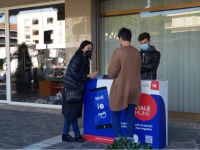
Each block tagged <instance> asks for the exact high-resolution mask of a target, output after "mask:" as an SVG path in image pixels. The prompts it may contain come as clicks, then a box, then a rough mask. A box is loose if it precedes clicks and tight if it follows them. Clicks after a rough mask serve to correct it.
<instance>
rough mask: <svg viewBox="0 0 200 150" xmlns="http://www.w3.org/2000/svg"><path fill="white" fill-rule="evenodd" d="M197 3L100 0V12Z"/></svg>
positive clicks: (161, 0) (186, 1)
mask: <svg viewBox="0 0 200 150" xmlns="http://www.w3.org/2000/svg"><path fill="white" fill-rule="evenodd" d="M195 2H199V0H178V1H176V3H174V0H123V1H122V0H102V1H101V12H108V11H119V10H132V9H143V8H152V7H162V6H169V5H180V4H189V3H195Z"/></svg>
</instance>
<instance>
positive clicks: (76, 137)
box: [75, 135, 84, 143]
mask: <svg viewBox="0 0 200 150" xmlns="http://www.w3.org/2000/svg"><path fill="white" fill-rule="evenodd" d="M75 141H76V142H79V143H83V142H84V140H83V138H82V136H81V135H78V136H75Z"/></svg>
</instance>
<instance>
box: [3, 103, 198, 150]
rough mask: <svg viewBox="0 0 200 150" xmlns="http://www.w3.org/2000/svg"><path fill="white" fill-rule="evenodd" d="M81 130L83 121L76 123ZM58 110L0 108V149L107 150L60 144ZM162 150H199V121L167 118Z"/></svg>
mask: <svg viewBox="0 0 200 150" xmlns="http://www.w3.org/2000/svg"><path fill="white" fill-rule="evenodd" d="M79 125H80V127H81V128H82V126H83V125H82V120H79ZM62 128H63V116H62V115H61V113H60V110H55V109H43V108H31V107H22V106H11V105H5V104H4V105H3V104H0V149H106V147H107V145H106V144H101V143H94V142H84V143H77V142H75V143H74V142H62V141H61V134H62ZM168 129H169V144H168V146H167V147H166V148H165V149H200V121H199V120H187V119H180V118H169V128H168Z"/></svg>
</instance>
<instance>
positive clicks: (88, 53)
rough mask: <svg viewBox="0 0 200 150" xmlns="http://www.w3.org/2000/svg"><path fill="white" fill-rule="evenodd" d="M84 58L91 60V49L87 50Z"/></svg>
mask: <svg viewBox="0 0 200 150" xmlns="http://www.w3.org/2000/svg"><path fill="white" fill-rule="evenodd" d="M85 56H86V57H87V58H89V59H91V58H92V49H90V50H87V51H86V52H85Z"/></svg>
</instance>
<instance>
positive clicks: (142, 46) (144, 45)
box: [140, 43, 149, 50]
mask: <svg viewBox="0 0 200 150" xmlns="http://www.w3.org/2000/svg"><path fill="white" fill-rule="evenodd" d="M148 48H149V44H148V43H145V44H141V45H140V49H142V50H147V49H148Z"/></svg>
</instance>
